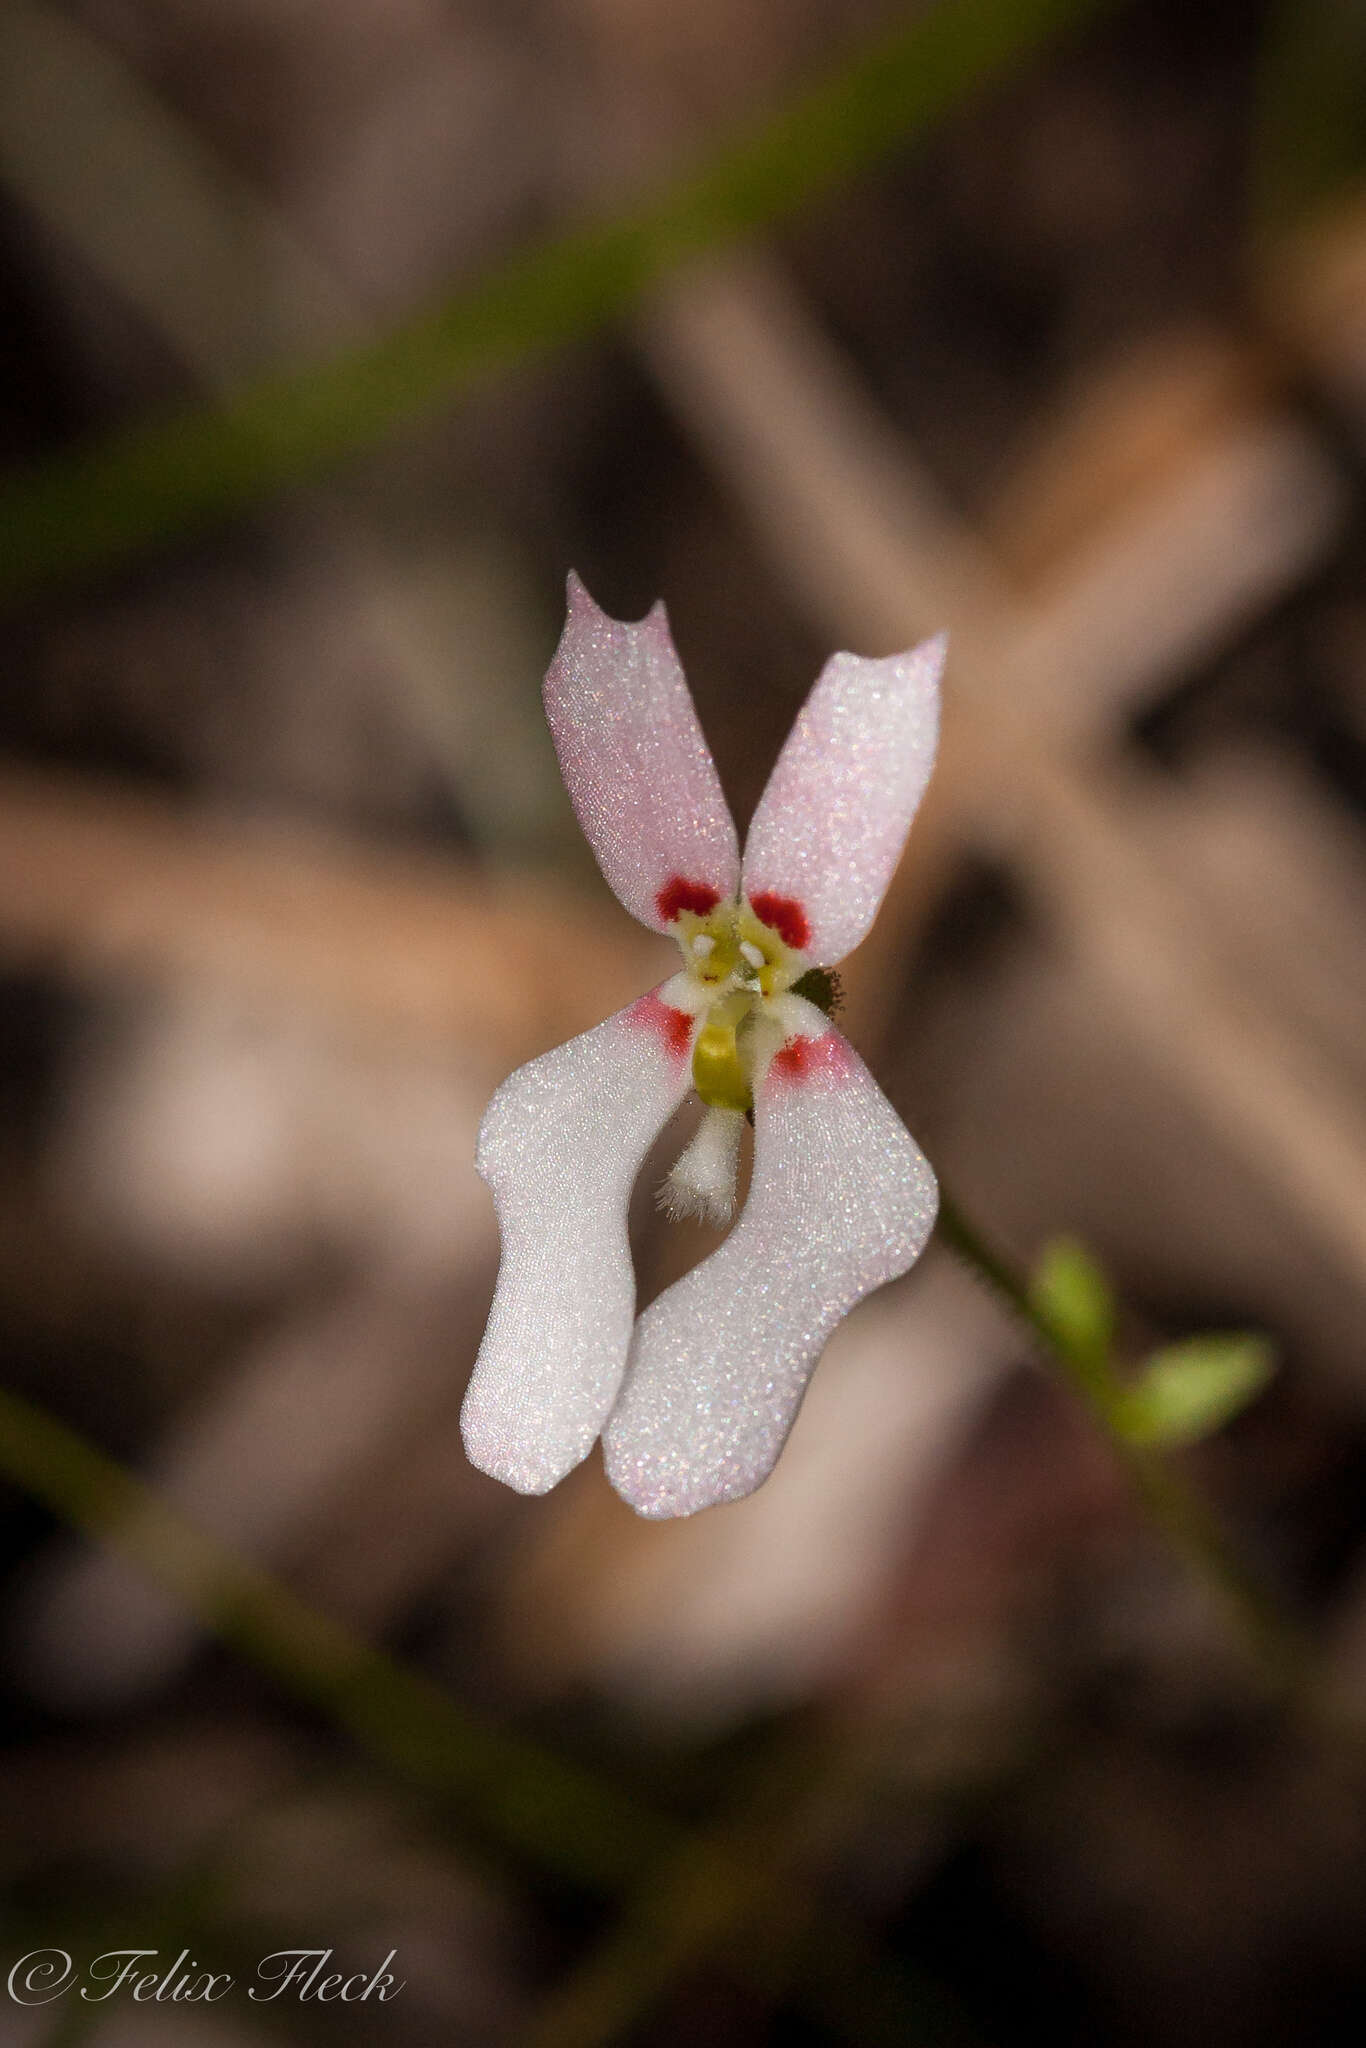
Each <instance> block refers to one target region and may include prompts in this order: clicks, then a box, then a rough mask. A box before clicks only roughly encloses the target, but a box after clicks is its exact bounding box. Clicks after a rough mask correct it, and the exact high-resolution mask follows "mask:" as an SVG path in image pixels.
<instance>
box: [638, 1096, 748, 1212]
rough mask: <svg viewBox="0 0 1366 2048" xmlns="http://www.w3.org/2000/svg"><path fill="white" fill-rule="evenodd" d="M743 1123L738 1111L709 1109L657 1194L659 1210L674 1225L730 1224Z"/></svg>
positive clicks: (741, 1114)
mask: <svg viewBox="0 0 1366 2048" xmlns="http://www.w3.org/2000/svg"><path fill="white" fill-rule="evenodd" d="M744 1128H745V1119H744V1114H743V1112H742V1111H740V1110H738V1109H709V1110H708V1111H707V1113H706V1115H705V1116H704V1117H703V1119H702V1121H701V1123H700V1124H699V1125H698V1126H697V1135H696V1136H695V1137H694V1139H693V1141H692V1143H691V1144H690V1145H689V1146H688V1148H687V1150H686V1151H685V1152H684V1153H683V1155H682V1157H681V1158H680V1159H679V1161H678V1164H677V1165H676V1166H675V1167H674V1169H673V1171H672V1172H671V1173H670V1175H669V1177H668V1179H667V1180H666V1181H665V1182H664V1185H663V1187H662V1188H661V1189H660V1190H659V1206H660V1208H661V1209H663V1210H665V1211H667V1213H668V1214H669V1215H670V1216H672V1217H673V1218H674V1220H675V1222H677V1221H678V1219H679V1218H680V1217H683V1216H697V1217H700V1218H701V1220H702V1221H703V1222H705V1223H729V1221H730V1218H731V1214H732V1212H733V1210H734V1208H735V1176H736V1170H737V1168H738V1166H739V1162H740V1134H741V1132H742V1131H743V1130H744Z"/></svg>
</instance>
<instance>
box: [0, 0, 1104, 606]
mask: <svg viewBox="0 0 1366 2048" xmlns="http://www.w3.org/2000/svg"><path fill="white" fill-rule="evenodd" d="M1106 4H1108V0H938V4H937V5H935V6H934V7H932V8H930V9H929V10H928V11H927V12H925V13H924V14H922V15H919V16H917V17H916V18H915V19H914V20H913V21H911V22H909V23H903V24H902V25H901V26H900V27H899V28H898V29H897V30H896V31H895V32H894V33H893V34H891V35H889V36H886V37H884V38H883V39H881V40H879V41H878V42H876V43H874V44H872V45H870V46H866V47H864V48H863V49H861V50H860V51H859V52H858V53H857V55H856V56H854V57H853V58H852V59H851V60H849V61H848V62H847V63H846V64H845V65H844V66H843V67H842V68H841V69H840V70H838V71H837V72H836V73H835V74H834V75H833V76H831V77H830V78H828V79H827V80H825V81H824V82H823V83H821V84H819V85H817V86H816V87H814V88H811V89H809V90H808V91H806V92H805V93H804V94H802V95H800V96H799V97H797V98H796V99H794V100H793V101H792V102H790V103H789V104H788V105H787V106H785V107H783V108H782V109H780V110H779V111H778V112H777V113H776V114H775V115H773V116H772V117H771V118H770V119H769V120H768V121H767V122H765V123H764V124H763V125H762V126H761V127H760V128H759V129H758V130H757V131H755V132H753V133H751V134H750V135H748V136H747V137H745V138H744V139H742V140H740V141H739V142H733V143H731V144H730V145H729V146H728V147H726V148H724V149H723V150H721V151H720V153H719V154H718V155H716V156H715V157H714V158H713V159H712V160H711V162H710V163H709V164H708V165H707V166H706V167H705V168H704V169H702V170H701V171H700V172H694V173H693V174H692V175H690V176H688V177H685V178H684V179H682V180H681V181H679V182H678V183H676V184H674V185H672V186H670V187H668V188H666V189H665V191H664V192H663V193H662V194H661V195H659V196H657V197H656V198H655V199H653V200H652V201H650V202H648V203H646V204H644V205H642V206H641V207H640V208H639V209H638V210H637V211H635V212H633V213H631V214H628V215H626V216H624V217H622V218H619V219H616V220H612V221H607V222H605V223H602V224H598V225H593V226H590V227H586V228H582V229H580V230H578V231H576V232H573V233H571V234H569V235H567V236H565V237H563V238H561V239H559V240H556V241H553V242H550V243H547V244H543V245H541V246H538V247H535V248H533V249H531V250H528V251H525V252H523V253H522V254H521V255H519V256H517V257H515V258H513V259H512V260H511V261H509V262H507V263H505V264H504V265H503V266H502V267H501V268H499V269H497V270H496V271H494V272H493V273H492V274H491V275H489V276H488V277H486V278H485V279H484V280H483V281H482V282H480V283H477V284H475V285H474V286H473V287H471V288H469V289H464V290H461V291H458V292H457V293H455V294H454V295H453V296H452V297H450V298H449V299H447V300H446V301H444V302H443V303H441V304H439V305H437V306H436V307H435V308H432V309H429V310H428V311H427V312H425V313H423V314H421V315H420V316H418V317H417V318H415V319H413V320H412V321H410V322H408V323H406V324H405V325H403V326H401V327H399V328H397V329H396V330H394V331H393V332H391V333H390V334H388V335H385V336H383V337H381V338H380V339H378V340H376V341H374V342H371V343H368V344H365V345H362V346H360V347H357V348H353V349H350V350H348V351H346V352H344V353H340V354H338V355H336V356H334V357H331V358H329V359H328V360H326V361H323V362H318V363H310V364H307V365H305V366H291V367H289V368H287V369H283V370H280V371H276V372H273V373H272V374H270V375H269V376H267V377H265V378H263V379H261V380H260V381H259V382H258V383H256V384H254V385H251V386H249V387H248V388H246V389H245V390H244V391H243V392H242V393H241V394H240V395H238V396H236V397H234V398H233V399H231V400H229V401H226V402H224V403H222V404H220V405H217V406H214V407H212V408H206V409H196V410H193V411H188V410H187V411H185V412H182V413H178V414H174V415H171V416H169V417H163V418H160V419H156V420H152V421H150V422H147V423H145V424H141V425H136V426H133V427H130V428H126V429H123V430H121V431H119V432H116V433H115V434H113V435H111V436H109V437H108V438H107V439H105V440H102V441H100V442H98V443H96V444H94V445H93V446H89V447H84V448H77V449H76V450H74V451H73V452H71V453H69V454H65V455H62V456H59V457H56V458H54V459H53V460H52V461H50V462H49V463H47V464H46V465H45V466H44V467H42V468H40V469H38V470H37V471H34V472H30V473H28V474H26V475H20V476H18V477H16V478H14V479H12V480H11V481H10V482H9V483H8V484H7V485H6V486H5V487H4V488H3V490H0V597H9V598H11V599H13V598H16V597H19V596H22V595H26V594H28V593H31V592H35V591H40V590H43V589H45V588H50V587H52V586H54V585H56V584H58V583H61V582H66V581H70V580H71V579H73V578H76V577H79V576H83V575H88V574H90V573H91V572H93V571H96V570H98V569H101V568H103V567H106V566H109V565H112V564H115V563H118V562H120V561H122V560H126V559H127V558H128V557H130V556H132V555H134V554H135V553H137V552H138V551H139V550H140V549H142V548H145V547H147V546H148V545H150V544H151V543H153V542H156V541H158V540H163V539H166V538H168V537H170V536H173V535H177V534H183V533H187V532H190V531H193V530H196V529H199V528H202V527H204V526H205V525H207V524H209V523H211V522H212V521H213V520H215V519H217V518H220V517H222V516H223V515H225V514H230V513H233V512H238V511H241V510H242V509H244V508H245V507H247V506H249V505H251V504H253V503H254V502H256V501H257V500H259V499H260V498H262V497H264V496H266V495H268V494H269V493H271V492H273V491H276V490H280V489H282V488H285V487H288V486H290V485H292V484H297V483H301V482H304V481H306V480H308V479H310V478H313V477H316V476H319V475H321V474H323V473H324V472H325V471H327V470H329V469H330V468H332V467H334V466H335V465H337V464H338V463H340V462H342V461H344V460H345V459H346V458H347V457H348V456H351V455H354V454H356V453H358V452H359V451H361V450H363V449H365V448H368V447H371V446H373V445H374V444H375V443H376V442H378V441H380V440H381V439H382V438H383V437H384V436H385V435H386V434H388V433H390V432H391V431H392V430H394V429H395V428H397V427H400V426H404V425H411V424H413V423H415V422H418V421H420V420H422V419H423V418H424V417H427V416H429V415H431V414H432V413H433V412H434V411H436V410H437V409H438V408H440V407H441V406H443V405H445V404H447V403H449V402H450V400H451V399H453V398H454V397H455V396H457V395H458V394H459V393H460V392H462V391H464V390H467V389H468V388H469V387H470V386H471V385H472V384H474V383H475V382H476V381H478V380H479V379H480V378H482V377H486V376H489V375H490V374H492V372H494V371H495V370H498V369H502V368H504V367H505V366H507V365H509V364H512V363H514V362H517V361H518V360H520V359H522V358H524V357H526V356H528V355H529V354H531V353H533V352H535V351H539V350H544V349H548V348H552V347H554V346H556V345H557V344H561V343H564V342H566V341H570V340H572V339H574V338H575V337H578V336H581V335H584V334H587V333H589V332H591V331H592V330H593V329H594V328H595V327H598V326H600V325H601V324H602V323H603V322H604V321H606V320H609V319H610V318H612V316H613V315H615V314H617V313H620V312H621V311H622V309H623V308H624V307H626V306H627V305H629V303H630V302H631V300H632V299H633V298H634V297H636V296H637V295H638V294H639V293H640V292H642V291H643V290H644V289H645V288H646V287H647V286H648V285H650V284H651V283H652V282H654V281H655V280H656V279H657V278H658V277H660V276H661V275H662V274H663V273H664V272H665V271H666V270H668V269H670V268H671V267H673V266H675V265H677V264H679V263H681V262H683V261H685V260H686V259H687V258H689V257H694V256H697V255H700V254H701V253H702V252H704V251H706V250H710V249H715V248H718V247H721V246H723V245H725V244H726V243H728V242H731V241H734V240H735V239H736V238H737V237H739V236H742V235H745V234H747V233H751V232H753V231H755V230H757V229H759V228H762V227H765V226H767V225H769V224H770V223H772V222H774V221H776V220H778V219H780V218H782V217H783V216H785V215H788V214H791V213H793V212H796V211H797V210H799V209H800V208H802V207H804V206H806V205H809V204H810V203H811V202H812V201H813V200H816V199H818V198H819V197H821V196H822V195H823V194H825V193H827V192H829V191H831V190H833V189H834V188H835V187H836V186H837V185H838V184H840V183H841V182H842V181H844V180H846V179H848V178H850V177H852V176H853V175H854V174H855V173H857V172H859V171H861V170H863V169H865V168H866V167H867V166H869V165H870V164H872V163H874V162H876V161H877V159H878V158H879V157H881V156H883V155H885V154H886V153H887V152H888V151H889V150H890V149H892V148H894V147H895V146H896V145H898V144H901V143H905V142H907V141H909V140H910V139H911V138H913V137H914V136H916V135H918V134H923V133H924V132H925V131H926V130H927V129H928V128H929V127H930V126H931V125H932V124H933V123H934V122H935V121H936V120H939V119H941V118H942V117H944V116H945V115H947V114H949V113H950V112H952V111H953V109H954V108H956V107H958V106H959V105H961V104H962V103H963V102H964V101H965V100H966V99H967V98H968V97H969V96H970V95H971V94H972V93H973V92H974V91H975V90H977V89H978V88H979V87H981V86H983V85H984V84H986V83H987V82H988V81H989V80H991V79H992V78H995V77H998V76H1000V75H1001V74H1003V73H1004V72H1006V71H1007V70H1008V69H1009V68H1010V67H1011V66H1012V65H1013V64H1016V63H1018V62H1020V61H1021V60H1023V59H1024V58H1026V57H1027V56H1029V55H1030V54H1031V53H1032V52H1033V51H1035V50H1036V49H1038V48H1039V47H1040V46H1042V45H1043V44H1044V43H1045V42H1046V41H1047V39H1048V38H1049V37H1051V36H1052V35H1054V34H1056V33H1057V32H1059V31H1060V30H1062V29H1063V28H1065V27H1067V26H1069V25H1071V24H1072V23H1074V22H1076V21H1078V20H1080V19H1082V18H1084V17H1085V16H1087V15H1088V14H1091V13H1093V12H1095V11H1096V10H1097V9H1098V8H1100V7H1102V6H1104V5H1106Z"/></svg>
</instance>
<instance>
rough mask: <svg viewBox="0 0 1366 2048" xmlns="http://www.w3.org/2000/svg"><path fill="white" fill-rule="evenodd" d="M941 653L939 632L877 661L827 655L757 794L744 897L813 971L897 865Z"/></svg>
mask: <svg viewBox="0 0 1366 2048" xmlns="http://www.w3.org/2000/svg"><path fill="white" fill-rule="evenodd" d="M946 648H947V641H946V640H945V637H944V635H943V634H942V633H941V634H940V635H939V637H938V638H937V639H934V640H927V641H926V642H925V644H924V645H923V646H922V647H916V648H914V649H912V650H911V652H910V653H908V654H893V655H889V656H888V657H887V658H886V659H885V660H883V661H865V660H863V659H861V658H860V657H859V656H858V655H856V654H836V655H833V656H832V657H831V659H830V660H829V661H828V662H827V663H826V664H825V667H824V668H823V669H822V670H821V674H820V679H819V681H818V682H817V684H816V687H815V688H814V690H813V691H812V692H811V695H810V696H809V697H808V698H807V700H806V702H805V704H804V705H803V706H802V709H801V711H800V712H799V713H798V716H797V722H796V724H795V725H794V726H793V728H792V731H791V732H790V733H789V735H788V738H787V743H786V745H785V746H784V748H783V751H782V753H781V754H780V755H779V756H778V761H777V765H776V766H775V768H774V770H773V773H772V775H771V776H770V777H769V779H768V787H767V788H766V789H765V791H764V793H763V796H762V797H761V798H760V799H759V808H758V810H757V811H756V812H755V813H754V822H753V824H752V825H751V826H750V828H749V838H748V839H747V840H746V842H745V866H744V883H743V886H744V892H745V895H746V896H747V897H748V898H749V900H750V902H751V903H752V904H753V906H754V909H755V913H756V915H757V916H759V917H762V918H763V919H764V921H765V923H767V924H772V925H774V926H775V927H776V929H777V930H778V931H780V932H782V933H783V936H784V937H785V938H786V939H787V942H788V944H789V945H796V946H797V947H798V948H799V950H800V951H802V952H806V953H810V954H811V956H812V958H813V959H815V960H818V961H820V962H821V964H822V965H823V966H826V967H830V966H833V965H834V963H835V962H836V961H837V960H842V959H843V958H844V956H845V954H846V953H849V952H852V951H853V949H854V947H855V946H856V945H857V944H858V942H859V940H860V939H861V938H862V937H863V935H864V933H865V932H866V931H867V929H868V927H869V925H870V924H871V923H872V921H873V919H874V917H875V916H876V915H877V908H878V905H879V904H880V903H881V901H882V898H883V896H884V895H885V893H886V890H887V884H888V883H889V882H890V881H891V879H892V874H893V871H894V870H895V868H896V864H897V862H898V860H899V859H900V858H901V849H902V847H903V846H904V845H905V843H906V834H907V833H908V832H909V831H910V829H911V820H912V818H913V817H914V816H915V813H916V807H917V806H918V804H919V802H920V799H921V797H922V796H923V795H924V792H925V784H926V783H927V782H928V781H929V779H930V769H931V768H932V767H933V765H934V750H935V745H936V742H937V740H938V736H939V677H940V674H941V672H942V670H943V666H944V655H945V651H946ZM785 927H786V928H785ZM803 928H804V933H805V936H804V937H803V936H799V934H801V933H802V931H803Z"/></svg>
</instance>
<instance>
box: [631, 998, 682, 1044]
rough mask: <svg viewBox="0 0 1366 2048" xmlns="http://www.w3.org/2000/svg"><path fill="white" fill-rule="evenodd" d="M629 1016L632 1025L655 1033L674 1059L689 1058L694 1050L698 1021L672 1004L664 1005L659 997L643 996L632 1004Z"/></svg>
mask: <svg viewBox="0 0 1366 2048" xmlns="http://www.w3.org/2000/svg"><path fill="white" fill-rule="evenodd" d="M628 1015H629V1016H630V1018H631V1021H632V1023H634V1024H639V1025H640V1026H641V1027H642V1029H644V1030H646V1031H653V1032H654V1033H655V1035H656V1036H657V1037H658V1038H659V1039H660V1040H661V1041H662V1043H663V1046H664V1049H665V1051H666V1052H668V1053H669V1054H671V1055H672V1057H673V1058H674V1059H676V1060H682V1059H686V1058H687V1056H688V1053H689V1052H690V1051H691V1049H692V1034H693V1026H694V1024H695V1023H696V1021H697V1020H696V1018H695V1017H690V1016H689V1015H688V1013H687V1011H686V1010H675V1009H674V1007H673V1005H672V1004H671V1003H662V1002H661V1001H660V999H659V997H658V996H657V995H654V994H653V993H651V994H650V995H648V996H642V997H641V998H640V1001H639V1002H638V1003H632V1005H631V1008H630V1010H629V1012H628Z"/></svg>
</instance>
